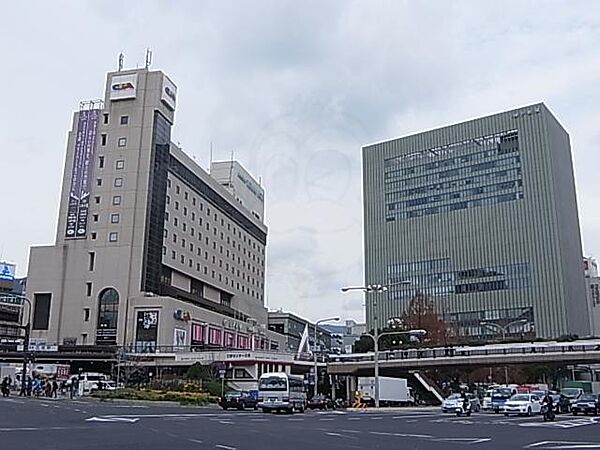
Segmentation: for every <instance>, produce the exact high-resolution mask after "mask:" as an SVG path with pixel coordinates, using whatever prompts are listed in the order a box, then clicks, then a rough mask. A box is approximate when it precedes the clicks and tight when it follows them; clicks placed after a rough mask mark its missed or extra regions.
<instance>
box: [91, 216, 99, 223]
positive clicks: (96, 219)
mask: <svg viewBox="0 0 600 450" xmlns="http://www.w3.org/2000/svg"><path fill="white" fill-rule="evenodd" d="M92 220H93V221H94V222H98V214H92Z"/></svg>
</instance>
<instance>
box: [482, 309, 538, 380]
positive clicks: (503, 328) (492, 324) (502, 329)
mask: <svg viewBox="0 0 600 450" xmlns="http://www.w3.org/2000/svg"><path fill="white" fill-rule="evenodd" d="M527 322H529V321H528V320H527V319H519V320H513V321H512V322H509V323H507V324H506V325H504V326H502V325H500V324H497V323H495V322H487V321H485V320H482V321H481V322H479V325H481V326H484V327H485V326H488V327H492V328H495V329H497V330H500V332H501V333H502V341H506V332H507V331H508V330H509V328H510V327H511V326H512V325H517V324H519V323H523V324H525V323H527ZM504 383H505V384H506V385H507V386H508V366H504Z"/></svg>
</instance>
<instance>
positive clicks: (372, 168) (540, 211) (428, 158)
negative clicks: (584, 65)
mask: <svg viewBox="0 0 600 450" xmlns="http://www.w3.org/2000/svg"><path fill="white" fill-rule="evenodd" d="M363 182H364V186H363V188H364V221H365V236H364V245H365V279H366V281H367V282H368V283H382V284H387V283H403V282H404V283H407V284H397V285H392V286H390V289H389V290H388V291H387V292H384V293H369V294H367V307H366V308H367V311H366V313H367V322H368V327H369V328H373V326H374V324H375V321H377V323H378V324H379V326H383V325H384V324H385V321H386V320H389V319H390V318H394V317H398V316H400V315H401V314H402V313H403V312H404V311H405V309H406V307H407V305H408V303H409V301H410V299H411V298H412V297H413V296H415V294H417V293H422V294H425V295H426V296H427V297H428V298H429V299H430V301H431V302H432V303H433V304H434V305H435V308H436V310H437V312H438V314H439V315H440V316H441V317H442V318H443V319H444V320H445V322H446V326H447V330H448V333H449V334H454V335H460V336H470V337H474V338H490V337H500V336H503V335H507V336H510V335H516V336H519V335H524V336H527V337H530V336H534V335H535V336H539V337H557V336H560V335H564V334H567V333H574V334H578V335H580V336H586V335H589V334H590V321H589V313H588V308H587V306H586V294H585V283H584V279H583V273H582V271H581V260H582V251H581V236H580V230H579V219H578V215H577V199H576V195H575V183H574V176H573V163H572V159H571V148H570V143H569V135H568V134H567V132H566V131H565V129H564V128H563V127H562V126H561V125H560V123H559V122H558V121H557V119H556V118H555V117H554V116H553V115H552V113H551V112H550V111H549V109H548V108H547V107H546V106H545V105H544V104H535V105H531V106H527V107H524V108H518V109H515V110H513V111H507V112H503V113H500V114H495V115H492V116H489V117H483V118H479V119H475V120H470V121H467V122H463V123H459V124H456V125H451V126H447V127H443V128H440V129H436V130H431V131H426V132H423V133H418V134H415V135H411V136H406V137H402V138H397V139H391V140H387V141H383V142H378V143H375V144H370V145H366V146H364V147H363Z"/></svg>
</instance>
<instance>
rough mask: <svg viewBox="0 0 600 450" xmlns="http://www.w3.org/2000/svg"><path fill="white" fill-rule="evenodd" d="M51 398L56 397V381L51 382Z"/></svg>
mask: <svg viewBox="0 0 600 450" xmlns="http://www.w3.org/2000/svg"><path fill="white" fill-rule="evenodd" d="M52 397H53V398H57V397H58V382H57V381H56V380H54V381H53V382H52Z"/></svg>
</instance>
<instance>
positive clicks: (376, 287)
mask: <svg viewBox="0 0 600 450" xmlns="http://www.w3.org/2000/svg"><path fill="white" fill-rule="evenodd" d="M407 284H411V282H410V281H408V280H406V281H399V282H397V283H390V284H386V285H382V284H368V285H366V286H350V287H343V288H341V291H342V292H348V291H363V292H366V293H370V292H375V293H380V292H385V291H387V290H388V288H389V287H391V286H397V285H407ZM373 307H374V310H375V316H374V317H373V319H374V327H373V334H371V333H364V334H363V336H368V337H370V338H371V339H373V344H374V350H375V351H374V358H375V361H374V372H375V377H374V378H375V408H379V339H380V338H381V337H382V336H387V335H390V334H408V335H409V336H425V335H426V334H427V331H426V330H408V331H387V332H385V333H379V325H378V314H377V299H374V301H373Z"/></svg>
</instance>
